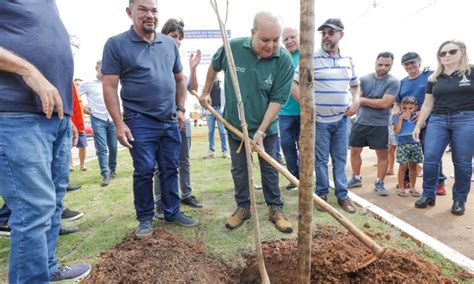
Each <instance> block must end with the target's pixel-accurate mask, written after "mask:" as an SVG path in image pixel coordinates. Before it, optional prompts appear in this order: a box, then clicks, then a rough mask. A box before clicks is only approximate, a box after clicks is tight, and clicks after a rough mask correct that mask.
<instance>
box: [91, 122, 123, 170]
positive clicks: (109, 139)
mask: <svg viewBox="0 0 474 284" xmlns="http://www.w3.org/2000/svg"><path fill="white" fill-rule="evenodd" d="M91 123H92V130H93V131H94V144H95V151H96V154H97V160H98V161H99V167H100V175H101V176H103V177H105V176H109V175H110V171H115V168H116V167H117V139H116V138H115V124H114V122H113V121H111V120H108V121H105V120H102V119H99V118H97V117H94V116H93V115H91ZM107 148H108V150H107Z"/></svg>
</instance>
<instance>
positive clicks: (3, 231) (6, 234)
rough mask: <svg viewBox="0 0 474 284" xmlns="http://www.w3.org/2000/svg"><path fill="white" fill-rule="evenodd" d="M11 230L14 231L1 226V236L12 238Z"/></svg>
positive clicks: (6, 226)
mask: <svg viewBox="0 0 474 284" xmlns="http://www.w3.org/2000/svg"><path fill="white" fill-rule="evenodd" d="M11 230H12V229H10V227H8V225H1V226H0V236H4V237H10V232H11Z"/></svg>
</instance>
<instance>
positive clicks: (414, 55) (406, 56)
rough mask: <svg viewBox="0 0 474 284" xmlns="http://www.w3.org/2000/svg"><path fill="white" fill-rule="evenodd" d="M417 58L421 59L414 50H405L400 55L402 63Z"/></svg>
mask: <svg viewBox="0 0 474 284" xmlns="http://www.w3.org/2000/svg"><path fill="white" fill-rule="evenodd" d="M417 60H421V57H420V55H418V53H416V52H407V53H405V54H404V55H403V56H402V64H405V63H408V62H412V61H417Z"/></svg>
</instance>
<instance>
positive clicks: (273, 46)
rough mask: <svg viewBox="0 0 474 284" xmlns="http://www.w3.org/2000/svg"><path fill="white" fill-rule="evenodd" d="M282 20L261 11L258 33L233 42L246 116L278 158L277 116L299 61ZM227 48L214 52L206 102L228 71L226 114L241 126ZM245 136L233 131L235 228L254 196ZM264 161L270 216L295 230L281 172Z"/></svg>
mask: <svg viewBox="0 0 474 284" xmlns="http://www.w3.org/2000/svg"><path fill="white" fill-rule="evenodd" d="M280 34H281V25H280V22H279V20H278V18H276V17H275V16H273V15H272V14H270V13H265V12H259V13H257V14H256V15H255V18H254V23H253V28H252V36H251V37H247V38H236V39H233V40H231V41H230V46H231V49H232V53H233V55H234V61H235V66H236V70H237V77H238V80H239V84H240V91H241V94H242V101H243V104H244V109H245V119H246V120H247V124H248V131H249V135H250V137H251V138H252V139H253V142H254V143H255V144H256V145H257V147H264V149H265V151H266V152H267V153H268V154H269V155H270V156H272V157H273V158H276V152H277V148H276V143H277V139H278V125H277V123H276V119H275V118H276V116H277V115H278V111H279V110H280V106H281V105H282V104H284V103H285V102H286V101H287V99H288V96H289V94H290V90H291V82H292V78H293V75H292V74H293V65H292V59H291V56H290V54H289V53H288V52H287V51H286V50H284V49H283V48H281V47H280V46H279V43H280ZM228 67H229V66H228V64H227V58H226V56H225V51H224V49H223V47H221V48H219V50H218V51H217V52H216V53H215V54H214V56H213V58H212V64H211V66H210V67H209V70H208V73H207V78H206V84H205V86H204V90H203V95H202V96H201V98H200V103H201V105H203V106H204V105H205V104H206V102H208V101H209V93H210V87H211V86H212V82H213V81H214V80H215V78H216V76H217V73H218V72H219V71H221V70H224V72H225V85H224V88H225V109H224V118H225V119H226V120H227V121H228V122H229V123H231V124H232V125H233V126H235V127H237V128H239V129H241V126H240V125H241V121H240V119H239V113H238V109H237V100H236V96H235V93H234V88H233V86H232V81H231V76H230V70H229V68H228ZM240 144H241V141H240V139H239V138H238V137H237V136H235V135H233V134H229V148H230V153H231V159H232V170H231V172H232V178H233V180H234V187H235V201H236V202H237V209H236V210H235V212H234V213H233V214H232V215H231V216H230V217H229V218H227V222H226V227H227V228H229V229H234V228H237V227H238V226H240V225H241V224H242V223H243V221H244V220H246V219H249V218H250V198H249V186H248V175H247V161H246V156H245V149H243V148H242V150H241V151H240V152H239V153H237V149H238V148H239V146H240ZM259 161H260V173H261V175H262V187H263V194H264V197H265V202H266V204H267V205H268V208H269V220H270V221H272V222H274V223H275V224H276V227H277V229H278V230H280V231H282V232H284V233H291V232H292V231H293V227H292V225H291V223H290V222H289V221H288V219H286V217H285V216H284V215H283V212H282V207H283V202H282V201H281V198H280V196H281V193H280V187H279V184H278V172H277V171H276V170H275V169H274V168H273V167H272V166H271V165H270V164H268V163H267V162H265V161H264V160H263V159H261V158H259Z"/></svg>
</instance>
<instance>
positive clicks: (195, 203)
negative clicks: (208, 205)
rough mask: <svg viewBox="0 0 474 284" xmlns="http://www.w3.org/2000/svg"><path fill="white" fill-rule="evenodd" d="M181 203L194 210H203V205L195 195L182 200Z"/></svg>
mask: <svg viewBox="0 0 474 284" xmlns="http://www.w3.org/2000/svg"><path fill="white" fill-rule="evenodd" d="M181 203H182V204H185V205H188V206H191V207H193V208H202V204H201V203H199V201H197V199H196V197H195V196H194V195H191V196H188V197H186V198H184V199H181Z"/></svg>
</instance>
